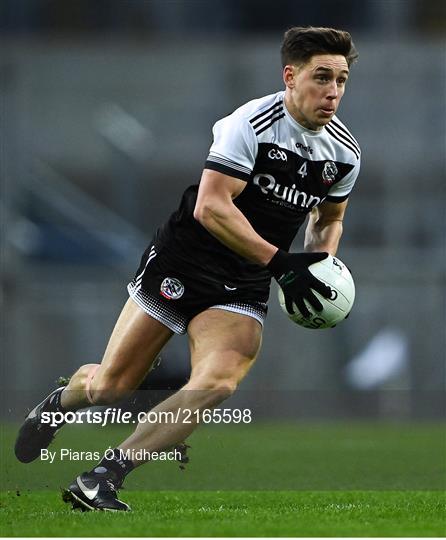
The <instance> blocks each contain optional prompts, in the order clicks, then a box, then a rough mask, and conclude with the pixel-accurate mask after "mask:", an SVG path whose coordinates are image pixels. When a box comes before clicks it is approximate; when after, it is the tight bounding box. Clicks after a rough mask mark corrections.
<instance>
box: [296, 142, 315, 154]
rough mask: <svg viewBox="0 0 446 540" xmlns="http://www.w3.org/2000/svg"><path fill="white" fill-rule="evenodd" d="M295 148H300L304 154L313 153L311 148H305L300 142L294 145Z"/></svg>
mask: <svg viewBox="0 0 446 540" xmlns="http://www.w3.org/2000/svg"><path fill="white" fill-rule="evenodd" d="M296 148H300V149H301V150H303V151H304V152H308V153H309V154H312V153H313V149H312V148H311V146H305V145H304V144H302V143H300V142H297V143H296Z"/></svg>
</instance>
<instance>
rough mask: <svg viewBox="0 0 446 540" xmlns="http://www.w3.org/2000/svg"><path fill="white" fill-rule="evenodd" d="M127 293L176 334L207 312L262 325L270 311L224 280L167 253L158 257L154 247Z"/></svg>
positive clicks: (142, 260) (161, 253) (142, 263)
mask: <svg viewBox="0 0 446 540" xmlns="http://www.w3.org/2000/svg"><path fill="white" fill-rule="evenodd" d="M226 281H227V280H226ZM127 290H128V292H129V295H130V297H131V298H132V299H133V300H134V301H135V302H136V303H137V304H138V305H139V306H140V307H141V308H142V309H143V310H144V311H145V312H146V313H148V314H149V315H150V316H152V317H153V318H154V319H156V320H158V321H160V322H161V323H163V324H164V325H165V326H167V327H168V328H170V329H171V330H172V331H173V332H175V333H177V334H185V333H186V331H187V326H188V324H189V322H190V321H191V320H192V319H193V318H194V317H195V316H196V315H198V314H199V313H201V312H203V311H205V310H206V309H210V308H212V309H223V310H226V311H232V312H234V313H241V314H243V315H247V316H249V317H252V318H254V319H256V320H257V321H258V322H259V323H260V324H261V325H263V322H264V320H265V317H266V314H267V311H268V307H267V305H266V302H265V301H262V300H264V299H263V298H261V299H259V300H258V301H257V300H253V298H252V294H249V292H248V291H245V290H243V289H241V288H240V287H237V286H236V283H234V282H232V281H231V282H226V283H225V280H224V278H223V279H222V281H220V282H219V281H216V280H215V279H206V278H205V277H204V276H203V275H197V273H196V272H194V271H193V269H191V268H190V267H189V268H188V265H187V264H185V263H184V261H177V260H175V258H174V257H172V256H171V255H168V254H167V253H166V252H165V250H164V249H161V251H160V252H159V253H158V250H157V249H156V248H155V246H154V245H152V246H150V247H149V248H148V249H147V250H146V251H145V253H144V255H143V257H142V259H141V264H140V266H139V268H138V271H137V272H136V275H135V277H134V279H133V280H132V281H131V282H130V283H129V284H128V286H127Z"/></svg>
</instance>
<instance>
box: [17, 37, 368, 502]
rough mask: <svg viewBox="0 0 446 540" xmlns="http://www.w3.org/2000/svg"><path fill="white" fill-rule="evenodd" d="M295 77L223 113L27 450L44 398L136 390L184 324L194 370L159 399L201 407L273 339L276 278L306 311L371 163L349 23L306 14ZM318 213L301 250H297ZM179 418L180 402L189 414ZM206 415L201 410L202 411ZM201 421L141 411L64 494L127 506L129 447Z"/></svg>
mask: <svg viewBox="0 0 446 540" xmlns="http://www.w3.org/2000/svg"><path fill="white" fill-rule="evenodd" d="M281 56H282V64H283V80H284V83H285V90H284V91H280V92H277V93H275V94H272V95H268V96H266V97H263V98H260V99H255V100H253V101H250V102H248V103H246V104H245V105H243V106H241V107H240V108H238V109H237V110H236V111H234V112H233V113H232V114H231V115H229V116H227V117H225V118H223V119H221V120H219V121H218V122H217V123H216V124H215V126H214V129H213V134H214V142H213V144H212V146H211V149H210V152H209V156H208V158H207V161H206V164H205V168H204V171H203V174H202V177H201V180H200V183H199V185H194V186H191V187H189V188H188V189H186V191H185V192H184V195H183V198H182V200H181V203H180V206H179V208H178V210H177V211H176V212H174V213H173V214H172V216H171V217H170V219H169V221H168V222H167V223H166V224H165V225H163V226H162V227H160V228H159V229H158V231H157V233H156V235H155V237H154V239H153V240H152V242H151V244H150V245H149V247H148V249H147V250H146V252H145V253H144V255H143V257H142V260H141V264H140V267H139V268H138V270H137V272H136V275H135V278H134V279H133V281H132V282H131V283H130V284H129V285H128V291H129V295H130V298H129V300H128V301H127V303H126V304H125V306H124V308H123V311H122V313H121V315H120V317H119V319H118V321H117V323H116V326H115V328H114V330H113V333H112V335H111V338H110V341H109V343H108V346H107V348H106V351H105V354H104V357H103V359H102V362H101V364H87V365H84V366H82V367H81V368H80V369H79V370H78V371H77V372H76V373H75V374H74V375H73V376H72V377H71V380H70V382H69V384H68V386H66V387H62V388H59V389H57V390H55V391H54V392H52V393H51V394H50V395H49V396H48V397H47V398H45V400H44V401H43V402H42V403H41V404H39V405H38V406H37V407H36V408H35V409H34V410H33V411H31V413H30V414H29V415H28V417H27V419H26V420H25V423H24V424H23V426H22V427H21V429H20V432H19V435H18V438H17V441H16V446H15V451H16V455H17V457H18V459H19V460H21V461H23V462H29V461H32V460H34V459H36V458H37V457H38V456H39V455H40V450H41V448H46V447H47V446H48V445H49V444H50V442H51V440H52V438H53V437H54V434H55V432H56V429H55V428H51V427H49V425H48V424H44V423H42V422H41V414H42V412H43V411H49V412H51V411H59V412H64V411H72V410H77V409H79V408H83V407H88V406H90V405H105V404H113V403H115V402H116V401H118V400H120V399H121V398H123V397H125V396H128V395H129V394H130V393H131V392H132V391H134V390H135V389H136V388H137V387H138V385H139V384H140V382H141V381H142V380H143V378H144V377H145V376H146V374H147V372H148V371H149V369H150V367H151V365H152V364H153V363H154V361H155V359H156V358H157V357H158V354H159V352H160V351H161V349H162V348H163V346H164V345H165V344H166V342H167V341H168V340H169V339H170V338H171V336H172V335H173V333H179V334H183V333H186V332H187V334H188V338H189V344H190V350H191V374H190V379H189V382H188V383H187V384H186V385H185V386H184V387H183V388H182V389H181V390H180V391H179V392H177V393H176V394H174V395H172V396H171V397H169V398H168V399H166V400H165V401H163V402H162V403H160V404H159V405H158V406H157V407H155V409H153V411H155V412H169V411H173V412H175V413H176V412H177V411H184V410H186V409H187V410H192V411H200V410H202V409H204V408H210V407H214V406H215V405H217V404H219V403H220V402H222V401H223V400H224V399H226V398H227V397H228V396H230V395H231V394H232V393H233V392H234V391H235V389H236V388H237V385H238V384H239V383H240V381H241V380H242V379H243V378H244V377H245V375H246V374H247V373H248V371H249V369H250V368H251V366H252V365H253V363H254V361H255V359H256V357H257V355H258V352H259V349H260V344H261V336H262V327H263V322H264V319H265V316H266V312H267V304H266V303H267V300H268V295H269V286H270V280H271V277H274V278H275V279H276V280H277V281H278V283H279V284H280V285H281V286H282V288H283V290H284V293H285V297H286V298H287V300H288V303H287V305H288V309H289V310H292V303H293V302H295V304H296V305H297V306H298V307H299V309H300V310H301V311H302V312H303V313H304V314H305V313H306V312H307V314H308V311H307V307H306V305H305V303H304V299H305V300H306V301H307V302H309V303H310V304H311V305H312V306H314V307H315V308H316V309H318V310H320V309H321V308H322V306H321V304H320V302H319V300H318V299H317V296H316V295H315V294H314V291H317V292H318V293H320V294H321V295H322V296H325V297H327V296H329V294H330V290H329V289H328V287H326V286H325V285H324V284H323V283H321V282H320V281H318V280H317V279H316V278H314V277H313V276H312V274H311V273H310V272H309V270H308V267H309V266H310V265H311V264H313V263H315V262H317V261H320V260H322V259H324V258H325V257H326V256H327V252H328V253H331V254H333V255H334V254H335V253H336V250H337V248H338V244H339V240H340V237H341V234H342V221H343V217H344V213H345V210H346V206H347V200H348V196H349V194H350V192H351V190H352V188H353V185H354V183H355V180H356V178H357V176H358V172H359V164H360V150H359V146H358V143H357V142H356V140H355V139H354V138H353V136H352V135H351V134H350V132H349V131H348V129H347V128H346V127H345V125H344V124H343V123H342V122H341V121H340V120H339V118H337V116H336V115H335V114H336V111H337V109H338V106H339V103H340V101H341V99H342V96H343V94H344V90H345V86H346V82H347V79H348V76H349V70H350V69H349V68H350V66H351V64H352V63H353V62H354V61H355V60H356V58H357V53H356V50H355V48H354V45H353V43H352V41H351V37H350V34H348V33H347V32H344V31H340V30H335V29H330V28H314V27H308V28H301V27H294V28H291V29H290V30H288V31H287V32H286V33H285V37H284V41H283V44H282V49H281ZM308 214H309V221H308V225H307V228H306V233H305V245H304V251H303V252H302V253H288V250H289V248H290V245H291V243H292V241H293V238H294V237H295V235H296V233H297V231H298V229H299V227H300V226H301V225H302V223H303V222H304V220H305V218H306V216H307V215H308ZM180 418H181V415H180ZM194 418H196V417H194ZM195 427H196V422H195V423H185V422H181V421H179V422H177V423H174V424H161V423H157V424H150V423H145V424H143V423H141V424H139V425H138V426H137V428H136V430H135V431H134V433H133V434H132V435H131V436H130V437H129V438H128V439H126V440H125V441H124V442H122V443H121V444H119V445H118V447H117V448H115V449H114V451H113V452H111V453H110V452H109V453H108V454H107V457H104V459H102V460H101V462H100V463H99V464H98V465H97V466H96V467H94V469H93V470H91V471H89V472H85V473H83V474H81V475H79V476H78V477H77V478H76V479H75V480H74V481H73V482H72V484H71V485H70V486H69V488H68V490H67V492H66V500H70V501H71V502H73V504H74V505H80V506H82V507H83V508H85V509H89V510H129V507H128V505H127V504H125V503H124V502H122V501H120V500H119V499H118V497H117V493H116V491H117V490H118V489H119V488H120V487H121V485H122V483H123V481H124V478H125V476H126V475H127V474H128V473H129V472H130V471H131V470H132V469H133V468H135V467H137V466H139V465H141V464H142V463H143V461H138V460H132V459H126V458H123V454H122V452H121V451H124V452H125V451H128V450H132V451H138V450H143V449H145V450H148V451H151V452H154V451H160V450H165V449H168V448H172V447H174V446H175V445H177V444H178V443H180V442H181V441H184V440H186V438H187V437H188V436H189V435H190V433H191V432H192V431H193V430H194V429H195Z"/></svg>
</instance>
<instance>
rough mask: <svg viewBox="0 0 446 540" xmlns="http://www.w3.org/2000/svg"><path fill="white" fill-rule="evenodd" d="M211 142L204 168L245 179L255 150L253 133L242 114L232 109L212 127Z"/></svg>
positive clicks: (251, 165) (251, 167) (254, 156)
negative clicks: (212, 138) (212, 140)
mask: <svg viewBox="0 0 446 540" xmlns="http://www.w3.org/2000/svg"><path fill="white" fill-rule="evenodd" d="M212 132H213V135H214V142H213V143H212V146H211V148H210V150H209V155H208V158H207V160H206V164H205V168H206V169H212V170H214V171H218V172H221V173H223V174H227V175H228V176H233V177H235V178H239V179H241V180H245V181H248V180H249V178H250V176H251V173H252V170H253V168H254V163H255V160H256V156H257V151H258V143H257V137H256V135H255V133H254V130H253V128H252V126H251V124H250V123H249V122H248V120H247V119H246V118H243V117H241V116H240V115H238V114H237V113H233V114H231V115H229V116H226V117H225V118H222V119H221V120H219V121H218V122H216V124H215V125H214V127H213V130H212Z"/></svg>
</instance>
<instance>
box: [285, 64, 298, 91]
mask: <svg viewBox="0 0 446 540" xmlns="http://www.w3.org/2000/svg"><path fill="white" fill-rule="evenodd" d="M295 69H296V68H295V66H291V65H286V66H285V67H284V68H283V82H284V83H285V86H286V87H287V88H294V84H295V81H294V73H295Z"/></svg>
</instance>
